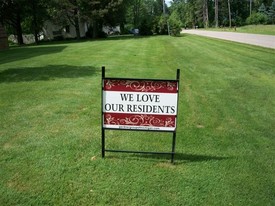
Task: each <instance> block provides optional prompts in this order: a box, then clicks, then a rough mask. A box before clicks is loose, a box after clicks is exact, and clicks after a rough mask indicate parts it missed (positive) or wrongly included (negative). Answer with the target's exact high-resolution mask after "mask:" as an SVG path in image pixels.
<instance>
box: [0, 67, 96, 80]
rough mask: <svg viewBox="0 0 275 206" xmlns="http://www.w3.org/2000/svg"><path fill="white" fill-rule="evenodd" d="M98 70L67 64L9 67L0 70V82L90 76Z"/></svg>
mask: <svg viewBox="0 0 275 206" xmlns="http://www.w3.org/2000/svg"><path fill="white" fill-rule="evenodd" d="M98 72H100V71H99V70H98V69H96V68H95V67H87V66H69V65H48V66H45V67H25V68H24V67H23V68H11V69H7V70H4V71H1V72H0V83H9V82H24V81H49V80H55V79H57V78H79V77H87V76H92V75H95V74H96V73H98Z"/></svg>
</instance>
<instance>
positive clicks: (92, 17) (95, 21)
mask: <svg viewBox="0 0 275 206" xmlns="http://www.w3.org/2000/svg"><path fill="white" fill-rule="evenodd" d="M81 1H82V4H81V7H82V10H81V16H82V18H83V19H85V20H86V21H88V22H90V23H91V27H92V33H93V35H92V36H93V38H96V37H98V35H99V33H100V32H101V29H102V26H103V24H104V18H105V17H106V16H107V15H110V14H111V13H115V12H116V11H118V9H119V8H120V6H121V4H122V3H123V0H112V1H108V0H101V1H98V0H81Z"/></svg>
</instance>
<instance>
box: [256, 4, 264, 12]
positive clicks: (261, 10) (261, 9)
mask: <svg viewBox="0 0 275 206" xmlns="http://www.w3.org/2000/svg"><path fill="white" fill-rule="evenodd" d="M258 12H260V13H266V7H265V5H264V3H262V4H261V6H260V7H259V9H258Z"/></svg>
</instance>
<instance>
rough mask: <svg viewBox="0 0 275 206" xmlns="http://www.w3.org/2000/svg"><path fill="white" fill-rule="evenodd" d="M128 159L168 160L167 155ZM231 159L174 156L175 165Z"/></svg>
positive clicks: (137, 156) (210, 156)
mask: <svg viewBox="0 0 275 206" xmlns="http://www.w3.org/2000/svg"><path fill="white" fill-rule="evenodd" d="M110 158H119V157H118V156H117V157H116V156H115V155H112V156H110ZM129 158H134V159H139V160H140V159H141V158H142V159H145V160H148V161H155V160H156V161H157V160H165V161H166V160H167V161H169V160H170V156H169V155H165V156H164V155H152V154H141V155H140V154H138V155H137V154H132V155H131V156H129ZM230 158H231V157H219V156H212V155H203V154H184V153H176V154H175V160H176V161H175V165H178V164H183V163H195V162H206V161H221V160H227V159H230Z"/></svg>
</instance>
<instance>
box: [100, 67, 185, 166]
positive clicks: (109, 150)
mask: <svg viewBox="0 0 275 206" xmlns="http://www.w3.org/2000/svg"><path fill="white" fill-rule="evenodd" d="M105 79H111V80H142V81H171V82H177V84H178V91H177V95H178V97H179V85H180V69H177V74H176V80H175V79H174V80H167V79H165V80H163V79H136V78H135V79H134V78H133V79H131V78H109V77H108V78H106V76H105V66H102V78H101V88H102V92H101V156H102V158H105V153H106V152H114V153H135V154H153V155H171V163H174V160H175V154H176V152H175V149H176V135H177V122H178V121H176V126H175V130H174V131H167V130H166V131H161V130H160V131H159V130H140V129H116V128H105V127H104V110H103V102H104V99H103V98H104V97H103V92H104V80H105ZM178 102H179V98H177V106H178ZM177 113H178V111H177ZM175 117H176V118H177V117H178V115H177V114H176V115H175ZM105 130H124V131H127V130H128V131H143V132H167V133H173V135H172V147H171V152H155V151H132V150H116V149H107V148H105V147H106V146H105V142H106V138H105Z"/></svg>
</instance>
